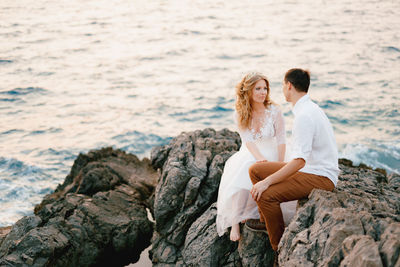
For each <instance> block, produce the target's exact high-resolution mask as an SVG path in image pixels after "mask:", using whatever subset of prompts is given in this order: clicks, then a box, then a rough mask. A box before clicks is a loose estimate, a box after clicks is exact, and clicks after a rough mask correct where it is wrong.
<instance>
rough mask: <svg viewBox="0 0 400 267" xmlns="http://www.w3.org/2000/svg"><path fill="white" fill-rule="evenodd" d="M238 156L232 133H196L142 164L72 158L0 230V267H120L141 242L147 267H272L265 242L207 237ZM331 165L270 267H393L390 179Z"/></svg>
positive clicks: (395, 244) (112, 153)
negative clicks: (59, 179)
mask: <svg viewBox="0 0 400 267" xmlns="http://www.w3.org/2000/svg"><path fill="white" fill-rule="evenodd" d="M239 147H240V138H239V135H238V134H237V133H234V132H231V131H229V130H227V129H224V130H221V131H215V130H213V129H205V130H202V131H194V132H189V133H182V134H181V135H179V136H177V137H176V138H175V139H173V140H172V141H171V143H170V144H167V145H164V146H159V147H155V148H154V149H153V150H152V155H151V161H150V160H148V159H143V160H142V161H140V160H139V159H138V158H137V157H136V156H134V155H129V154H126V153H124V152H122V151H119V150H113V149H111V148H105V149H101V150H97V151H91V152H89V153H88V154H81V155H79V156H78V158H77V159H76V161H75V163H74V165H73V167H72V169H71V173H70V174H69V175H68V176H67V177H66V179H65V181H64V183H63V184H62V185H59V186H58V187H57V189H56V191H55V192H54V193H53V194H51V195H48V196H46V197H45V198H44V199H43V201H42V203H41V204H39V205H37V206H36V208H35V215H33V216H28V217H24V218H22V219H21V220H20V221H18V222H17V223H16V224H15V225H14V226H13V227H12V228H10V227H8V228H2V229H0V266H96V265H101V266H124V265H126V264H128V263H131V262H135V261H137V259H138V258H139V255H140V252H141V251H142V250H143V249H144V248H146V247H147V246H148V245H149V244H150V238H151V237H152V249H151V250H150V251H149V254H150V257H151V259H152V262H153V265H154V266H163V267H164V266H165V267H166V266H171V267H172V266H272V263H273V251H272V249H271V246H270V244H269V240H268V236H267V234H265V233H259V232H252V231H249V230H248V229H247V228H245V227H243V225H242V226H241V235H242V237H241V239H240V240H239V242H231V241H230V240H229V234H228V233H226V234H225V235H223V236H221V237H219V236H218V235H217V231H216V226H215V218H216V200H217V193H218V187H219V183H220V178H221V174H222V172H223V168H224V164H225V161H226V160H227V159H228V158H229V157H230V156H231V155H232V154H233V153H235V152H236V151H237V150H238V149H239ZM339 163H340V164H339V166H340V169H341V174H340V176H339V182H338V185H337V188H336V189H335V190H334V191H333V192H327V191H323V190H313V191H312V192H311V194H310V195H309V197H308V199H305V200H301V201H299V202H298V208H297V212H296V215H295V217H294V218H293V220H292V221H291V223H290V224H289V225H288V227H287V228H286V229H285V232H284V234H283V237H282V239H281V242H280V244H279V252H280V255H279V262H280V266H285V267H291V266H296V267H297V266H304V267H305V266H385V267H387V266H388V267H391V266H393V267H394V266H400V255H399V254H400V241H399V240H400V175H398V174H389V175H387V174H386V172H385V171H383V170H379V169H376V170H373V169H371V168H370V167H368V166H366V165H363V164H360V166H353V163H352V162H351V161H349V160H346V159H340V161H339ZM155 169H159V172H157V171H155ZM148 210H149V211H150V212H151V213H152V214H153V216H154V218H155V220H156V224H155V231H153V230H154V227H153V223H152V222H150V221H149V220H148V218H147V211H148Z"/></svg>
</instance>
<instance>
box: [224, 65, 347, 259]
mask: <svg viewBox="0 0 400 267" xmlns="http://www.w3.org/2000/svg"><path fill="white" fill-rule="evenodd" d="M309 85H310V74H309V73H308V71H305V70H302V69H291V70H289V71H287V72H286V74H285V77H284V80H283V94H284V96H285V98H286V101H288V102H290V103H291V104H292V106H293V109H292V111H293V114H294V121H293V129H292V145H291V151H292V153H291V157H290V158H291V160H290V161H289V162H287V163H285V162H284V159H285V151H286V144H285V143H286V141H285V123H284V118H283V115H282V112H281V110H280V109H279V107H278V106H277V105H275V104H274V103H273V102H272V101H271V100H270V97H269V96H270V88H269V82H268V80H267V78H266V77H265V76H264V75H262V74H260V73H249V74H247V75H246V76H245V77H244V78H243V79H242V80H241V81H240V83H239V84H238V85H237V86H236V96H237V99H236V112H235V119H236V122H237V125H238V129H239V134H240V137H241V140H242V146H241V148H240V150H239V151H238V152H237V153H235V154H234V155H233V156H232V157H230V158H229V159H228V161H227V162H226V164H225V168H224V173H223V175H222V178H221V183H220V187H219V192H218V202H217V209H218V213H217V221H216V223H217V231H218V234H219V235H220V236H222V235H223V234H224V233H225V231H226V229H227V228H229V227H232V228H231V233H230V239H231V240H232V241H237V240H239V239H240V228H239V223H240V222H244V221H245V222H246V226H247V227H248V228H250V229H253V230H264V231H265V230H266V231H267V232H268V236H269V240H270V243H271V246H272V249H273V250H274V251H277V249H278V244H279V240H280V239H281V237H282V234H283V231H284V227H285V221H284V216H283V214H284V215H288V216H289V217H290V215H291V214H290V213H292V215H293V213H294V210H295V204H294V205H293V202H295V201H297V200H298V199H303V198H307V196H308V195H309V194H310V192H311V191H312V190H313V189H314V188H318V189H324V190H329V191H332V190H333V189H334V187H335V185H336V183H337V179H338V174H339V168H338V152H337V146H336V141H335V137H334V133H333V129H332V126H331V124H330V122H329V120H328V118H327V116H326V115H325V113H324V112H323V111H322V110H321V108H320V107H319V106H318V105H317V104H315V103H314V102H313V101H311V99H310V98H309V96H308V94H307V92H308V87H309ZM285 203H286V204H285ZM290 204H291V205H290ZM285 205H286V206H285ZM286 223H288V222H287V221H286Z"/></svg>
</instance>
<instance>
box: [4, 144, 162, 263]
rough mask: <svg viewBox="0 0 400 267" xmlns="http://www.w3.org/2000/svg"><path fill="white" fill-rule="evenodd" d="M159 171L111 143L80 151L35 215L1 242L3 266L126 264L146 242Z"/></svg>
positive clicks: (131, 260)
mask: <svg viewBox="0 0 400 267" xmlns="http://www.w3.org/2000/svg"><path fill="white" fill-rule="evenodd" d="M156 179H157V173H156V171H155V170H154V169H153V168H152V166H151V165H150V161H149V160H147V159H144V160H142V161H140V160H139V159H138V158H137V157H136V156H134V155H129V154H126V153H124V152H122V151H119V150H114V149H112V148H105V149H101V150H97V151H91V152H89V153H88V154H85V155H84V154H81V155H79V157H78V158H77V159H76V160H75V163H74V166H73V167H72V170H71V173H70V174H69V175H68V176H67V178H66V179H65V181H64V183H63V184H62V185H60V186H59V187H58V188H57V190H56V192H55V193H53V194H51V195H48V196H46V197H45V199H44V200H43V202H42V203H41V204H40V205H38V206H37V207H36V208H35V215H33V216H30V217H24V218H22V219H21V220H20V221H18V222H17V223H16V224H15V225H14V226H13V227H12V229H11V231H10V232H9V234H8V235H7V236H6V237H5V238H4V240H3V242H2V243H1V245H0V265H1V266H26V265H29V266H96V265H97V266H99V265H101V266H124V265H126V264H128V263H131V262H135V261H137V260H138V259H139V255H140V253H141V251H142V250H143V249H145V248H146V247H147V246H148V245H149V244H150V239H151V236H152V233H153V224H152V222H150V221H149V220H148V218H147V211H146V208H151V207H150V205H149V202H148V199H149V198H150V196H151V194H152V192H153V189H154V186H155V182H156Z"/></svg>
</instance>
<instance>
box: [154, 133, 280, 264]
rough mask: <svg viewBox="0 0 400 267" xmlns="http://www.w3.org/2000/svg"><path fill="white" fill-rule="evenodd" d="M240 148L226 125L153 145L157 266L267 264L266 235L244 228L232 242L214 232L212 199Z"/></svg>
mask: <svg viewBox="0 0 400 267" xmlns="http://www.w3.org/2000/svg"><path fill="white" fill-rule="evenodd" d="M239 148H240V137H239V135H238V134H237V133H233V132H230V131H228V130H226V129H224V130H221V131H218V132H217V131H215V130H213V129H205V130H204V131H195V132H190V133H183V134H181V135H179V136H178V137H176V138H175V139H174V140H172V142H171V143H170V144H169V145H166V146H163V147H157V148H155V149H153V151H152V156H151V160H152V162H153V164H156V165H157V166H158V167H159V168H160V169H161V173H160V178H159V183H158V185H157V187H156V193H155V202H154V214H155V219H156V232H155V234H154V236H153V246H152V250H151V257H152V261H153V264H154V265H155V266H169V265H171V266H175V265H176V266H268V264H272V263H273V252H272V248H271V246H270V245H269V241H268V236H267V235H266V234H264V233H255V232H252V231H249V230H247V229H245V228H243V227H242V230H241V231H242V239H241V240H240V241H239V242H231V241H230V240H229V235H228V233H227V234H225V235H224V236H222V237H219V236H218V234H217V231H216V225H215V218H216V203H215V202H216V200H217V193H218V187H219V182H220V179H221V174H222V171H223V168H224V165H225V161H226V160H227V159H228V158H229V157H230V156H231V155H232V154H233V153H234V152H236V151H237V150H238V149H239Z"/></svg>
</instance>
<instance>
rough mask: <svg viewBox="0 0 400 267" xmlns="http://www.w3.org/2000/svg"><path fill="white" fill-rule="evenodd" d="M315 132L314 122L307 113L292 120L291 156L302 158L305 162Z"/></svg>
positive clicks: (309, 152)
mask: <svg viewBox="0 0 400 267" xmlns="http://www.w3.org/2000/svg"><path fill="white" fill-rule="evenodd" d="M314 133H315V123H314V121H313V120H312V119H311V118H310V117H308V116H307V115H300V116H298V117H296V118H295V119H294V121H293V130H292V134H293V144H292V158H293V159H298V158H302V159H304V160H305V161H306V162H307V160H308V158H309V157H310V154H311V150H312V143H313V139H314Z"/></svg>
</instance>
